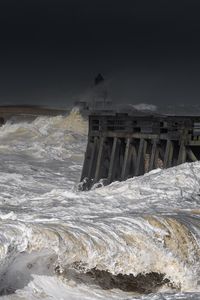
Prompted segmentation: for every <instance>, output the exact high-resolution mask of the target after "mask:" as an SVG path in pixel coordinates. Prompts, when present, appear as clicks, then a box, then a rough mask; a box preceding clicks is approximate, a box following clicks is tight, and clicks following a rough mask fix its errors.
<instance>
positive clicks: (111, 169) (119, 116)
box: [81, 113, 200, 189]
mask: <svg viewBox="0 0 200 300" xmlns="http://www.w3.org/2000/svg"><path fill="white" fill-rule="evenodd" d="M197 160H200V116H165V115H164V116H163V115H156V114H153V115H148V114H142V113H141V114H139V115H137V114H134V113H133V114H128V113H115V114H109V115H105V114H104V115H102V114H100V113H98V114H93V115H90V116H89V133H88V144H87V149H86V153H85V160H84V165H83V170H82V175H81V181H84V185H83V189H89V188H91V186H92V185H93V184H95V183H97V182H98V181H99V180H100V179H103V180H104V181H105V183H106V184H109V183H111V182H112V181H116V180H126V179H128V178H130V177H133V176H139V175H143V174H144V173H145V172H148V171H150V170H152V169H155V168H158V167H159V168H168V167H172V166H176V165H179V164H181V163H184V162H193V161H197Z"/></svg>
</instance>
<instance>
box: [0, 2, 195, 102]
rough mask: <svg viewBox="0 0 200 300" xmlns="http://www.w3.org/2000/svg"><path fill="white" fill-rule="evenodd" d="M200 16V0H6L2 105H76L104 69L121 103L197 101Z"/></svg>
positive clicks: (1, 28) (1, 17)
mask: <svg viewBox="0 0 200 300" xmlns="http://www.w3.org/2000/svg"><path fill="white" fill-rule="evenodd" d="M199 16H200V2H199V0H196V1H194V0H187V1H186V0H179V1H176V0H173V1H167V0H156V1H150V0H145V1H144V0H138V1H135V0H131V1H128V0H123V1H121V0H115V1H114V0H101V1H97V0H28V1H27V0H1V1H0V103H1V104H6V103H7V104H8V103H15V104H16V103H27V104H51V105H52V104H53V105H55V104H64V103H69V102H71V101H73V99H75V98H76V95H79V94H80V93H81V92H82V91H84V90H85V89H87V88H88V87H89V86H90V84H92V81H93V78H94V77H95V75H96V74H97V73H99V72H101V73H102V74H103V75H104V76H105V77H106V78H107V79H109V81H110V87H111V93H112V97H113V99H114V100H116V101H118V102H124V101H126V102H129V103H130V102H131V103H139V102H147V103H154V104H162V103H165V104H166V103H172V104H173V103H185V104H190V103H194V104H198V103H199V102H200V101H199V99H200V84H199V82H200V17H199Z"/></svg>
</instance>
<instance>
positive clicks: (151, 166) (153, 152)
mask: <svg viewBox="0 0 200 300" xmlns="http://www.w3.org/2000/svg"><path fill="white" fill-rule="evenodd" d="M156 150H157V140H156V139H154V140H153V145H152V149H151V155H150V161H149V169H148V171H151V170H153V169H154V166H155V159H156ZM157 152H158V151H157Z"/></svg>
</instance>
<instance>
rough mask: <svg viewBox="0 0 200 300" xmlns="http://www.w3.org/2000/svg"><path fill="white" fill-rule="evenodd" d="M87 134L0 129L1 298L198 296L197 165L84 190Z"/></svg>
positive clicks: (66, 124) (80, 120)
mask: <svg viewBox="0 0 200 300" xmlns="http://www.w3.org/2000/svg"><path fill="white" fill-rule="evenodd" d="M87 131H88V122H87V120H86V119H85V118H84V117H82V116H81V114H80V112H79V111H78V110H76V109H73V110H72V111H71V112H70V114H68V115H66V116H54V117H37V118H36V119H35V120H32V121H28V120H21V121H20V120H19V119H18V120H17V121H15V120H13V119H10V120H8V121H7V122H6V123H5V124H4V125H3V126H2V127H0V298H1V299H12V300H17V299H18V300H19V299H26V300H27V299H30V300H36V299H41V300H46V299H53V300H68V299H72V300H75V299H76V300H78V299H83V300H90V299H99V300H104V299H111V300H112V299H113V300H119V299H123V300H125V299H126V300H131V299H138V300H139V299H145V300H147V299H148V300H150V299H152V300H164V299H166V300H171V299H180V300H182V299H200V162H194V163H185V164H182V165H180V166H177V167H173V168H169V169H166V170H162V169H156V170H153V171H151V172H150V173H147V174H145V175H144V176H140V177H135V178H130V179H128V180H126V181H124V182H113V183H112V184H110V185H108V186H101V187H98V188H97V187H96V188H95V187H94V188H93V189H91V190H90V191H80V190H79V188H78V187H79V181H80V176H81V169H82V165H83V160H84V152H85V149H86V144H87Z"/></svg>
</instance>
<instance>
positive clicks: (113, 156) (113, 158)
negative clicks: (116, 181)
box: [108, 137, 118, 183]
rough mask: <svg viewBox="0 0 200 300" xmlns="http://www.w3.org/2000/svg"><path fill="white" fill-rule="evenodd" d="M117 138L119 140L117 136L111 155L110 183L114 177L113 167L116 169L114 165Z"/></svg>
mask: <svg viewBox="0 0 200 300" xmlns="http://www.w3.org/2000/svg"><path fill="white" fill-rule="evenodd" d="M117 140H118V139H117V137H115V138H114V140H113V145H112V152H111V157H110V165H109V170H108V183H110V182H111V181H112V179H113V169H114V168H113V167H114V162H115V156H116V147H117Z"/></svg>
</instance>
